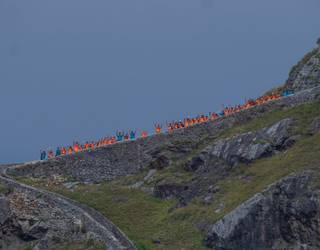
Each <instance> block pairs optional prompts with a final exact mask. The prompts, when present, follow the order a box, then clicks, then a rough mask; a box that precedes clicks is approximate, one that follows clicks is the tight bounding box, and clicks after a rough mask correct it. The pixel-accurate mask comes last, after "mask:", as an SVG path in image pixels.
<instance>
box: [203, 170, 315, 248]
mask: <svg viewBox="0 0 320 250" xmlns="http://www.w3.org/2000/svg"><path fill="white" fill-rule="evenodd" d="M317 178H318V176H317V175H316V173H314V172H311V171H308V172H302V173H298V174H294V175H291V176H289V177H286V178H284V179H282V180H280V181H278V182H277V183H275V184H273V185H271V186H269V187H268V188H267V189H266V190H265V191H263V192H262V193H258V194H256V195H255V196H254V197H252V198H251V199H249V200H248V201H246V202H244V203H243V204H241V205H240V206H239V207H237V208H236V209H235V210H234V211H232V212H231V213H229V214H227V215H226V216H225V217H224V218H223V219H221V220H220V221H218V222H216V223H215V224H214V225H213V226H212V227H211V230H210V232H209V233H208V235H207V237H206V240H205V242H206V245H207V246H208V247H210V248H214V249H221V250H222V249H234V250H237V249H239V250H240V249H247V250H251V249H252V250H255V249H260V250H264V249H266V250H267V249H268V250H269V249H320V228H319V224H320V197H319V189H318V186H317V183H316V181H317Z"/></svg>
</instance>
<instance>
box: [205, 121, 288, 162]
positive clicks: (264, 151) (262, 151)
mask: <svg viewBox="0 0 320 250" xmlns="http://www.w3.org/2000/svg"><path fill="white" fill-rule="evenodd" d="M292 123H293V121H292V119H284V120H281V121H279V122H277V123H276V124H274V125H272V126H270V127H268V128H264V129H261V130H259V131H257V132H248V133H245V134H241V135H238V136H235V137H232V138H230V139H224V140H220V141H218V142H217V143H215V144H214V145H213V146H212V147H211V152H210V154H211V155H212V156H215V157H217V158H222V159H224V160H225V161H226V162H227V163H228V164H230V165H231V166H234V165H236V164H238V163H239V162H242V163H250V162H251V161H253V160H256V159H259V158H261V157H263V156H266V155H271V154H272V153H274V152H275V151H276V150H278V149H281V148H282V147H283V144H284V142H285V141H286V139H288V137H289V132H288V131H289V128H290V127H291V125H292Z"/></svg>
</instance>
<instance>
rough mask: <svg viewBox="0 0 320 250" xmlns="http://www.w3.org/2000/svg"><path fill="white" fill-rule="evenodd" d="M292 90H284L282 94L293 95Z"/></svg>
mask: <svg viewBox="0 0 320 250" xmlns="http://www.w3.org/2000/svg"><path fill="white" fill-rule="evenodd" d="M293 95H294V92H293V91H292V90H284V91H283V93H282V96H293Z"/></svg>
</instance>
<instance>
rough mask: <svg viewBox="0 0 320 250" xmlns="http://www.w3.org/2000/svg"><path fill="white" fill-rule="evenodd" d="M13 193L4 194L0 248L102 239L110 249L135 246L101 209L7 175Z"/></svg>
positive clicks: (37, 249)
mask: <svg viewBox="0 0 320 250" xmlns="http://www.w3.org/2000/svg"><path fill="white" fill-rule="evenodd" d="M1 171H2V173H1V175H2V176H0V181H1V183H4V184H5V185H6V186H7V187H8V189H9V190H10V192H8V193H7V194H6V195H5V196H0V249H19V248H21V246H23V245H25V244H26V243H29V246H31V247H32V249H35V250H42V249H56V247H57V246H58V245H59V244H62V243H65V242H82V241H85V240H87V239H93V240H96V241H101V242H102V243H103V244H104V245H105V246H106V248H107V249H114V250H118V249H128V250H129V249H132V250H133V249H135V247H134V246H133V244H132V243H131V242H130V240H128V238H126V236H125V235H124V234H123V233H122V232H121V231H120V230H119V229H118V228H117V227H116V226H114V225H113V224H112V223H111V222H110V221H108V220H107V219H106V218H105V217H103V216H102V215H101V214H100V213H98V212H97V211H95V210H93V209H91V208H89V207H87V206H85V205H82V204H80V203H77V202H75V201H72V200H70V199H68V198H65V197H63V196H61V195H58V194H54V193H51V192H48V191H43V190H40V189H37V188H34V187H30V186H27V185H25V184H20V183H18V182H16V181H14V180H11V179H10V178H8V177H7V176H6V175H5V167H3V168H1Z"/></svg>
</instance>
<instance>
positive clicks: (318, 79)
mask: <svg viewBox="0 0 320 250" xmlns="http://www.w3.org/2000/svg"><path fill="white" fill-rule="evenodd" d="M317 45H318V47H317V48H315V49H314V50H312V51H311V52H309V53H308V54H306V55H305V56H304V57H303V58H302V60H301V61H300V62H299V63H298V64H297V65H295V66H294V67H293V68H292V70H291V71H290V74H289V78H288V80H287V82H286V84H285V86H284V87H285V88H286V89H291V90H295V91H299V90H302V89H308V88H312V87H315V86H318V85H319V84H320V43H319V42H318V44H317Z"/></svg>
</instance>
